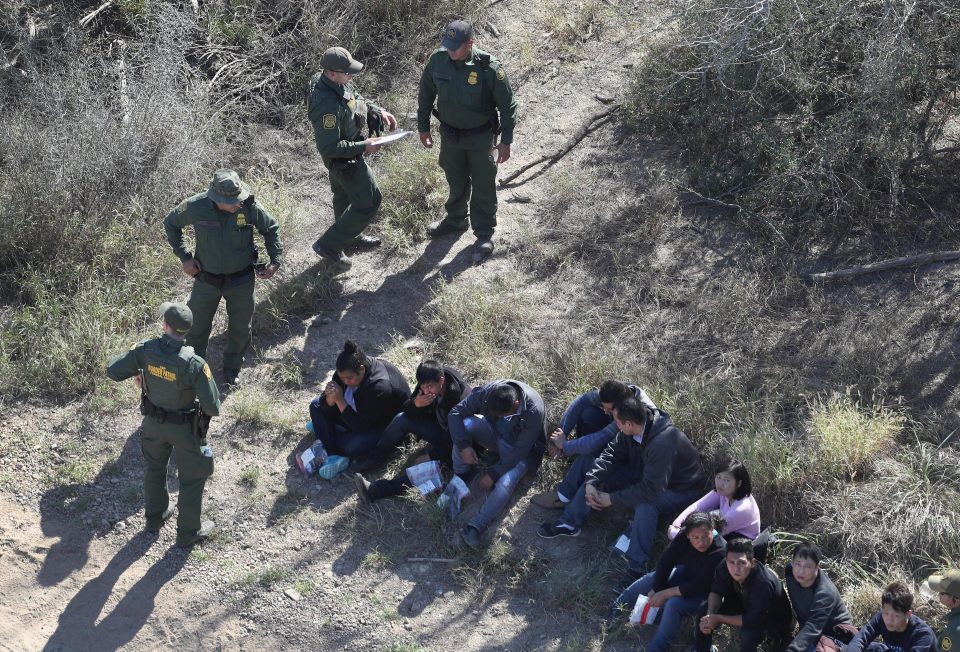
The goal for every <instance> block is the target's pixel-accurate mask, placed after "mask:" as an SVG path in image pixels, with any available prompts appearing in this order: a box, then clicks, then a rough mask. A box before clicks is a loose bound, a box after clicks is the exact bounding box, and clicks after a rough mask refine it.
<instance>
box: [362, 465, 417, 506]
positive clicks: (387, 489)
mask: <svg viewBox="0 0 960 652" xmlns="http://www.w3.org/2000/svg"><path fill="white" fill-rule="evenodd" d="M412 486H413V483H412V482H410V478H408V477H407V472H406V471H401V472H400V473H399V474H397V475H396V476H395V477H393V478H391V479H389V480H386V479H384V480H374V481H373V482H371V483H370V488H369V489H367V496H369V497H370V500H371V501H374V500H380V499H381V498H392V497H393V496H399V495H400V494H402V493H403V492H405V491H406V490H407V489H409V488H410V487H412Z"/></svg>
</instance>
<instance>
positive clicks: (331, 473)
mask: <svg viewBox="0 0 960 652" xmlns="http://www.w3.org/2000/svg"><path fill="white" fill-rule="evenodd" d="M348 466H350V458H349V457H344V456H343V455H331V456H330V457H328V458H327V461H326V462H325V463H324V465H323V466H321V467H320V469H319V470H318V471H317V475H319V476H320V477H321V478H323V479H324V480H333V479H334V478H335V477H337V476H338V475H340V472H341V471H345V470H346V468H347V467H348Z"/></svg>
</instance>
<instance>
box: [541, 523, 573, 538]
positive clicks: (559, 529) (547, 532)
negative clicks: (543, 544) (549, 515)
mask: <svg viewBox="0 0 960 652" xmlns="http://www.w3.org/2000/svg"><path fill="white" fill-rule="evenodd" d="M537 536H539V537H541V538H543V539H555V538H556V537H578V536H580V528H578V527H575V528H573V529H570V528H568V527H567V526H566V525H564V524H563V523H562V522H561V521H557V522H555V523H544V524H543V525H541V526H540V528H539V529H538V530H537Z"/></svg>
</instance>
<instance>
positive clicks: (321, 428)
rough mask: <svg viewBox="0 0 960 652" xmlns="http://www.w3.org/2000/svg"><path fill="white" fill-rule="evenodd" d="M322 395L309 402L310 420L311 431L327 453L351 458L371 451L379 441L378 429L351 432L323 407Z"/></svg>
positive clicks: (365, 454) (357, 457)
mask: <svg viewBox="0 0 960 652" xmlns="http://www.w3.org/2000/svg"><path fill="white" fill-rule="evenodd" d="M325 405H326V404H325V402H324V398H323V396H318V397H317V398H315V399H313V401H312V402H311V403H310V420H311V421H312V422H313V432H314V433H315V434H316V436H317V439H319V440H320V441H322V442H323V447H324V448H325V449H326V451H327V452H328V453H331V454H337V455H346V456H347V457H349V458H350V459H351V460H355V459H359V458H361V457H364V456H367V455H369V454H370V453H372V452H373V450H374V447H375V446H376V445H377V442H378V441H380V435H381V432H380V431H379V430H365V431H362V432H353V431H352V430H350V428H349V427H348V426H347V425H346V424H345V423H343V421H342V420H340V419H337V418H335V417H334V416H332V415H331V414H330V413H329V412H326V411H324V410H323V407H325Z"/></svg>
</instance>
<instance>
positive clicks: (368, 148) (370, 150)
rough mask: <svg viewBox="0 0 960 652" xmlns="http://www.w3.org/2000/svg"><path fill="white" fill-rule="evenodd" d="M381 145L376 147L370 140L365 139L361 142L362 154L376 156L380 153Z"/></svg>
mask: <svg viewBox="0 0 960 652" xmlns="http://www.w3.org/2000/svg"><path fill="white" fill-rule="evenodd" d="M381 147H382V145H376V144H374V142H373V141H372V140H371V139H369V138H368V139H366V140H365V141H363V153H364V154H376V153H377V152H379V151H380V148H381Z"/></svg>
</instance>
